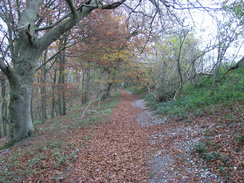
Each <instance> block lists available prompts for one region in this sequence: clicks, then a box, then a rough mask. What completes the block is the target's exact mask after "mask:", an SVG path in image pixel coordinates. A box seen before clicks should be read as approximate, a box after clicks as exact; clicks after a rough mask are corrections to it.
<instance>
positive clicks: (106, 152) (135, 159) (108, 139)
mask: <svg viewBox="0 0 244 183" xmlns="http://www.w3.org/2000/svg"><path fill="white" fill-rule="evenodd" d="M121 100H122V101H121V102H120V103H119V104H118V105H117V107H116V108H115V109H114V111H113V114H112V117H111V120H110V122H108V123H104V124H102V125H101V126H99V127H98V129H97V130H95V131H94V133H93V134H94V136H93V137H92V138H91V140H89V142H88V143H87V145H86V148H83V149H82V152H81V153H80V154H79V156H78V160H76V163H75V164H74V165H73V166H72V167H70V168H69V169H70V170H72V171H68V172H67V174H66V175H65V177H69V178H68V179H67V182H72V183H75V182H84V183H89V182H102V183H106V182H113V183H115V182H118V183H122V182H133V183H137V182H138V183H143V182H147V178H148V165H147V152H148V143H147V136H145V132H144V130H143V129H142V128H141V127H140V125H139V124H138V123H137V122H136V118H137V114H138V112H139V111H140V109H137V108H135V107H133V106H132V104H131V103H132V102H133V101H134V100H135V97H134V96H132V95H130V94H129V93H128V92H127V91H125V90H123V91H122V96H121Z"/></svg>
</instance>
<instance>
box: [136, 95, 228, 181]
mask: <svg viewBox="0 0 244 183" xmlns="http://www.w3.org/2000/svg"><path fill="white" fill-rule="evenodd" d="M132 104H133V106H134V107H137V108H139V109H141V111H140V112H139V114H138V118H137V122H138V123H139V124H140V125H141V126H142V127H143V128H144V130H145V131H146V134H147V138H148V141H149V143H150V153H149V167H150V173H149V175H150V176H149V178H148V182H149V183H170V182H178V183H191V182H192V183H196V182H202V183H214V182H223V181H222V180H221V179H220V177H218V176H217V175H215V174H213V173H211V172H210V171H209V170H208V169H207V168H206V166H205V165H204V164H203V163H202V162H199V161H198V160H196V159H195V158H194V157H193V156H192V155H191V153H192V151H193V147H194V144H195V143H196V142H197V141H198V140H199V139H200V138H201V137H202V134H203V133H204V128H203V127H204V125H208V121H204V123H199V122H195V123H194V122H193V123H191V124H187V123H183V122H175V121H171V122H170V123H169V122H166V119H162V118H159V117H157V116H156V114H155V113H154V112H151V111H150V110H149V109H148V108H147V107H146V106H145V102H144V101H143V100H142V99H140V100H135V101H134V102H133V103H132Z"/></svg>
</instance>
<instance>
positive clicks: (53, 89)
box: [51, 69, 57, 118]
mask: <svg viewBox="0 0 244 183" xmlns="http://www.w3.org/2000/svg"><path fill="white" fill-rule="evenodd" d="M56 80H57V70H56V69H54V76H53V86H52V110H51V117H52V118H53V117H54V116H55V88H56V87H55V84H56Z"/></svg>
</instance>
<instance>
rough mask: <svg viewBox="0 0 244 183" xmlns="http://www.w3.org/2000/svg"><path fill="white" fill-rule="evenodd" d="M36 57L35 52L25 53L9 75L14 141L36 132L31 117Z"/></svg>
mask: <svg viewBox="0 0 244 183" xmlns="http://www.w3.org/2000/svg"><path fill="white" fill-rule="evenodd" d="M25 55H26V56H25ZM31 55H32V56H31ZM34 55H37V52H36V51H35V50H32V51H31V50H30V51H29V52H28V51H27V52H25V53H23V56H22V57H20V58H19V59H18V61H17V62H15V64H14V68H13V71H11V72H10V73H9V74H8V75H7V76H8V79H9V84H10V103H9V117H10V122H11V125H12V128H11V137H12V141H20V140H21V139H24V138H26V137H28V136H30V135H32V134H33V132H34V126H33V121H32V116H31V97H32V81H33V77H34V69H35V64H34V63H36V59H37V58H36V57H35V56H34Z"/></svg>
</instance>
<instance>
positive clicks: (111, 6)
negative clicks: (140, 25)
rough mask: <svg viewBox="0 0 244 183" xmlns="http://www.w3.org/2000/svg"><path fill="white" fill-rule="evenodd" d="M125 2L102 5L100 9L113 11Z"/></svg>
mask: <svg viewBox="0 0 244 183" xmlns="http://www.w3.org/2000/svg"><path fill="white" fill-rule="evenodd" d="M125 1H126V0H122V1H118V2H115V3H112V4H108V5H103V6H102V9H115V8H117V7H119V6H120V5H122V4H123V3H124V2H125Z"/></svg>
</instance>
